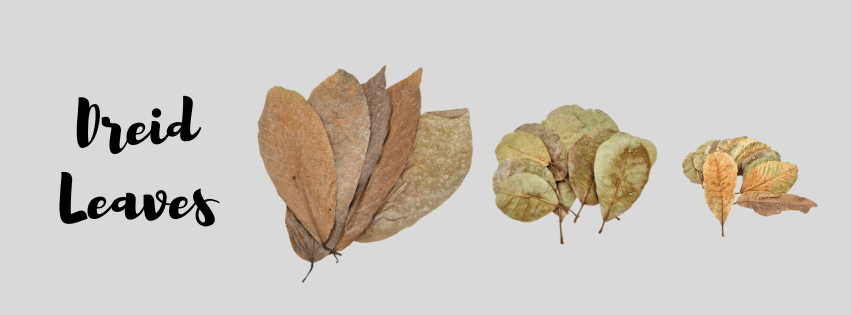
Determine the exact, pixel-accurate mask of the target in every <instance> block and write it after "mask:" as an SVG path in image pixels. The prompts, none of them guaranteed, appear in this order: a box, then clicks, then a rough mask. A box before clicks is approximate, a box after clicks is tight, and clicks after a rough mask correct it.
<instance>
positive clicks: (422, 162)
mask: <svg viewBox="0 0 851 315" xmlns="http://www.w3.org/2000/svg"><path fill="white" fill-rule="evenodd" d="M472 139H473V138H472V131H471V130H470V112H469V111H468V110H467V109H466V108H464V109H456V110H448V111H439V112H429V113H425V114H423V115H422V117H420V125H419V130H418V131H417V137H416V142H415V143H414V151H413V153H411V158H410V159H409V160H408V164H407V166H405V171H404V172H403V173H402V176H401V177H400V178H399V180H398V181H397V183H396V186H395V188H393V191H391V192H390V194H389V195H388V196H387V199H386V200H385V201H384V204H383V205H381V208H380V209H379V210H378V213H376V215H375V217H374V218H373V219H372V223H371V224H370V225H369V227H368V228H367V229H366V230H365V231H364V232H363V234H361V235H360V237H358V238H357V241H358V242H361V243H366V242H375V241H380V240H383V239H386V238H388V237H390V236H393V235H395V234H396V233H398V232H399V231H401V230H403V229H405V228H408V227H410V226H412V225H414V223H416V222H417V221H418V220H419V219H421V218H422V217H424V216H425V215H427V214H429V213H431V211H433V210H434V209H437V207H439V206H440V205H441V204H443V202H445V201H446V200H447V199H449V197H450V196H452V194H453V193H454V192H455V190H457V189H458V187H459V186H461V182H462V181H464V178H465V177H466V176H467V172H469V171H470V162H471V159H472V157H473V141H472ZM530 162H531V161H530ZM532 163H533V164H534V162H532ZM541 168H543V169H544V170H545V171H547V170H546V168H545V167H543V166H541ZM547 172H549V171H547ZM550 176H552V175H550Z"/></svg>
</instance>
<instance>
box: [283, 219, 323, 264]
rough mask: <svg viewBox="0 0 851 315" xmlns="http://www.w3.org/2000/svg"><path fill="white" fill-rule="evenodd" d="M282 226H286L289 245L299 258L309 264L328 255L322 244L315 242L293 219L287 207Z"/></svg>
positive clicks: (302, 226) (297, 221)
mask: <svg viewBox="0 0 851 315" xmlns="http://www.w3.org/2000/svg"><path fill="white" fill-rule="evenodd" d="M284 224H286V226H287V234H289V236H290V244H292V246H293V251H295V253H296V254H297V255H298V257H301V259H304V260H307V261H309V262H317V261H320V260H322V258H325V256H328V254H330V252H329V251H327V250H325V248H324V247H323V246H322V244H319V242H317V241H316V239H314V238H313V237H312V236H310V233H309V232H308V231H307V229H305V228H304V225H302V224H301V222H300V221H299V220H298V219H297V218H296V217H295V214H293V211H292V209H290V208H289V207H287V216H286V219H284Z"/></svg>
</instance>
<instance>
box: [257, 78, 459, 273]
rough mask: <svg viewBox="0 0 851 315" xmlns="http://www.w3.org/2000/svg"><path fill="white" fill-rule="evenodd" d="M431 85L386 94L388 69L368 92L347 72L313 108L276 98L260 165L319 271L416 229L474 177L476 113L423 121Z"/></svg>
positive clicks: (277, 91)
mask: <svg viewBox="0 0 851 315" xmlns="http://www.w3.org/2000/svg"><path fill="white" fill-rule="evenodd" d="M421 75H422V69H419V70H417V71H416V72H414V73H413V74H412V75H411V76H409V77H408V78H406V79H404V80H402V81H400V82H398V83H396V84H395V85H393V86H391V87H390V88H385V84H386V83H385V78H384V68H382V69H381V71H379V72H378V74H376V75H375V76H374V77H373V78H372V79H369V81H367V82H366V83H364V84H360V83H359V82H358V80H357V79H355V77H354V76H353V75H351V74H349V73H347V72H346V71H343V70H338V71H337V73H335V74H334V75H332V76H330V77H328V78H327V79H326V80H325V81H323V82H322V83H320V84H319V86H317V87H316V88H315V89H314V90H313V92H311V93H310V96H309V97H308V98H307V100H305V99H304V97H302V96H301V95H300V94H299V93H297V92H294V91H290V90H287V89H284V88H281V87H278V86H276V87H273V88H272V89H270V90H269V92H268V94H267V95H266V105H265V107H264V108H263V113H262V114H261V116H260V121H259V122H258V126H259V129H260V131H259V133H258V136H257V137H258V141H259V143H260V155H261V156H262V158H263V163H264V164H265V166H266V171H267V172H268V173H269V177H270V178H271V179H272V183H273V184H274V185H275V189H276V190H277V192H278V195H280V196H281V198H282V199H283V200H284V202H285V203H286V206H287V215H286V225H287V231H288V233H289V236H290V242H291V243H292V247H293V250H295V252H296V254H298V255H299V257H301V258H302V259H304V260H307V261H309V262H310V263H311V264H310V269H311V270H313V263H314V262H316V261H318V260H320V259H322V258H324V257H325V256H327V255H329V254H333V255H335V257H336V255H339V252H340V251H342V250H343V249H345V248H346V247H348V246H349V245H350V244H351V243H352V242H354V241H358V242H374V241H379V240H383V239H385V238H388V237H390V236H393V235H394V234H396V233H398V232H399V231H401V230H402V229H405V228H407V227H409V226H411V225H413V224H414V223H416V222H417V221H418V220H419V219H420V218H422V217H423V216H425V215H426V214H428V213H430V212H431V211H432V210H434V209H436V208H437V207H438V206H440V205H441V204H442V203H443V202H444V201H446V200H447V199H448V198H449V197H450V196H451V195H452V193H454V192H455V190H456V189H458V187H459V186H460V185H461V182H462V181H463V180H464V177H465V176H467V172H468V171H469V170H470V162H471V158H472V153H473V146H472V132H471V130H470V113H469V111H468V110H467V109H455V110H448V111H438V112H428V113H425V114H422V115H420V79H421ZM308 274H310V272H309V271H308ZM305 279H306V277H305Z"/></svg>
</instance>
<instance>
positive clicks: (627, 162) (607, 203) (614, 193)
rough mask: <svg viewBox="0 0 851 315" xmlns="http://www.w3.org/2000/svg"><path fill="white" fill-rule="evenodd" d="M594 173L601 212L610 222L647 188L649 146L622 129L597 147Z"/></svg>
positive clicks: (605, 220) (630, 205) (604, 218)
mask: <svg viewBox="0 0 851 315" xmlns="http://www.w3.org/2000/svg"><path fill="white" fill-rule="evenodd" d="M594 174H595V183H596V189H597V198H598V199H599V201H600V212H601V213H602V215H603V221H604V222H607V221H610V220H612V219H614V218H615V217H619V216H620V215H621V214H623V213H624V212H625V211H627V210H629V208H630V207H632V205H633V204H634V203H635V201H636V200H637V199H638V196H639V195H641V191H642V190H644V186H645V185H646V184H647V181H648V179H649V176H650V157H649V155H648V154H647V149H645V148H644V146H643V145H641V139H639V138H638V137H634V136H631V135H629V134H626V133H623V132H619V133H617V134H615V135H613V136H612V137H611V138H610V139H609V140H608V141H606V142H603V144H601V145H600V148H599V149H598V150H597V156H596V159H595V161H594ZM574 191H575V190H574ZM601 231H602V229H601Z"/></svg>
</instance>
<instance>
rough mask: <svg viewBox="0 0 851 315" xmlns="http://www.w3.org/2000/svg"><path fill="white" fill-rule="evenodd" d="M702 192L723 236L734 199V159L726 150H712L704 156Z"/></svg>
mask: <svg viewBox="0 0 851 315" xmlns="http://www.w3.org/2000/svg"><path fill="white" fill-rule="evenodd" d="M703 194H704V197H705V198H706V204H707V205H709V210H712V214H714V215H715V218H716V219H718V222H720V223H721V236H724V222H726V221H727V215H729V214H730V207H732V206H733V201H734V200H735V199H736V161H735V160H733V157H731V156H730V155H729V154H727V153H726V152H713V153H711V154H709V156H707V157H706V162H705V163H704V164H703Z"/></svg>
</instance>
